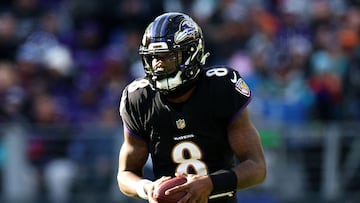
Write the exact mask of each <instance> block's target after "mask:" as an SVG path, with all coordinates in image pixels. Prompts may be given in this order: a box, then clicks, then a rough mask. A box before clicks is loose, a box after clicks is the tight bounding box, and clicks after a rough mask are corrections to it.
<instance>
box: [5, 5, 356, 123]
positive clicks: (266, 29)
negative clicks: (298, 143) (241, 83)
mask: <svg viewBox="0 0 360 203" xmlns="http://www.w3.org/2000/svg"><path fill="white" fill-rule="evenodd" d="M165 11H182V12H185V13H187V14H189V15H190V16H192V17H194V18H195V19H196V21H197V22H198V23H199V24H200V26H201V27H202V28H203V32H204V35H205V39H206V49H207V50H208V51H210V53H211V56H210V61H209V64H210V65H212V64H226V65H230V66H232V67H233V68H236V69H238V70H239V71H240V73H241V74H242V75H243V77H244V78H245V79H246V80H247V81H248V83H249V86H250V87H251V88H252V90H253V92H254V96H255V97H259V98H258V99H255V101H254V106H256V108H255V107H254V112H257V113H259V115H261V116H263V117H269V118H271V119H280V120H284V121H289V122H291V121H295V122H303V121H308V120H311V119H318V120H333V119H359V118H360V104H359V95H360V68H359V58H360V48H359V27H360V12H359V1H356V0H353V1H343V0H316V1H310V0H302V1H299V0H281V1H280V0H268V1H261V0H256V1H250V0H241V1H239V0H176V1H162V0H152V1H149V2H148V1H145V0H102V1H98V0H88V1H82V0H72V1H70V0H14V1H9V0H3V1H1V3H0V78H1V79H0V95H1V97H0V98H1V101H0V121H1V122H8V121H14V120H21V121H26V122H40V123H48V122H71V123H76V124H83V123H89V122H97V121H98V120H99V118H100V117H99V114H101V112H103V111H106V109H108V108H110V109H113V110H114V111H116V106H117V105H118V102H119V97H120V94H121V90H122V88H123V87H124V85H125V84H127V83H128V82H129V81H131V80H132V79H133V78H136V77H139V76H142V75H143V72H142V66H141V62H140V58H139V56H138V52H137V51H138V47H139V43H140V39H141V37H142V34H143V30H144V29H145V27H146V25H147V24H148V23H149V22H150V21H151V20H152V19H153V18H154V17H155V16H157V15H159V14H161V13H163V12H165Z"/></svg>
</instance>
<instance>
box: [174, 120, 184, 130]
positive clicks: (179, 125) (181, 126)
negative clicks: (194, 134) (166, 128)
mask: <svg viewBox="0 0 360 203" xmlns="http://www.w3.org/2000/svg"><path fill="white" fill-rule="evenodd" d="M185 126H186V124H185V120H184V119H179V120H177V121H176V127H177V128H178V129H184V128H185Z"/></svg>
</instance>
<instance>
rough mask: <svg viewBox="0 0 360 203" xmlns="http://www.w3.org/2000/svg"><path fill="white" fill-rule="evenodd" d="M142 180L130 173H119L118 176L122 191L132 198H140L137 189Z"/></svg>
mask: <svg viewBox="0 0 360 203" xmlns="http://www.w3.org/2000/svg"><path fill="white" fill-rule="evenodd" d="M140 180H141V178H140V177H139V176H137V175H136V174H135V173H133V172H130V171H119V172H118V175H117V182H118V185H119V189H120V191H121V192H122V193H124V194H125V195H127V196H130V197H138V195H137V192H136V187H137V183H138V182H139V181H140Z"/></svg>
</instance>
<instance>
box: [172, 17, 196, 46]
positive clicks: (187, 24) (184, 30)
mask: <svg viewBox="0 0 360 203" xmlns="http://www.w3.org/2000/svg"><path fill="white" fill-rule="evenodd" d="M197 32H198V29H197V27H196V25H195V24H194V22H191V21H189V20H188V19H186V20H184V21H182V22H181V24H180V26H179V31H177V32H176V33H175V35H174V42H175V43H176V44H178V43H179V42H183V41H185V40H187V39H190V38H193V39H195V38H196V33H197Z"/></svg>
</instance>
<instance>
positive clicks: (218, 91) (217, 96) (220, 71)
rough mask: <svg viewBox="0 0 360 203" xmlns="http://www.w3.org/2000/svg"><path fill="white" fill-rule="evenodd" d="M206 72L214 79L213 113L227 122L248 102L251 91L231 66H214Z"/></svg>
mask: <svg viewBox="0 0 360 203" xmlns="http://www.w3.org/2000/svg"><path fill="white" fill-rule="evenodd" d="M206 74H207V77H209V76H210V77H212V78H213V79H212V80H213V81H214V83H212V85H213V87H212V89H213V90H214V91H213V94H214V95H213V99H214V100H215V102H214V105H215V106H214V109H215V114H216V116H217V117H218V118H220V119H222V120H223V121H224V122H226V123H228V124H229V123H231V122H232V121H233V120H234V119H235V118H236V117H237V116H238V115H239V114H240V113H241V112H242V111H243V109H244V108H246V106H247V105H248V104H249V103H250V101H251V91H250V89H249V87H248V86H247V84H246V82H245V80H244V79H243V78H242V77H241V76H240V74H239V72H238V71H236V70H234V69H232V68H229V67H216V68H213V69H209V70H208V71H207V72H206Z"/></svg>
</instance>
